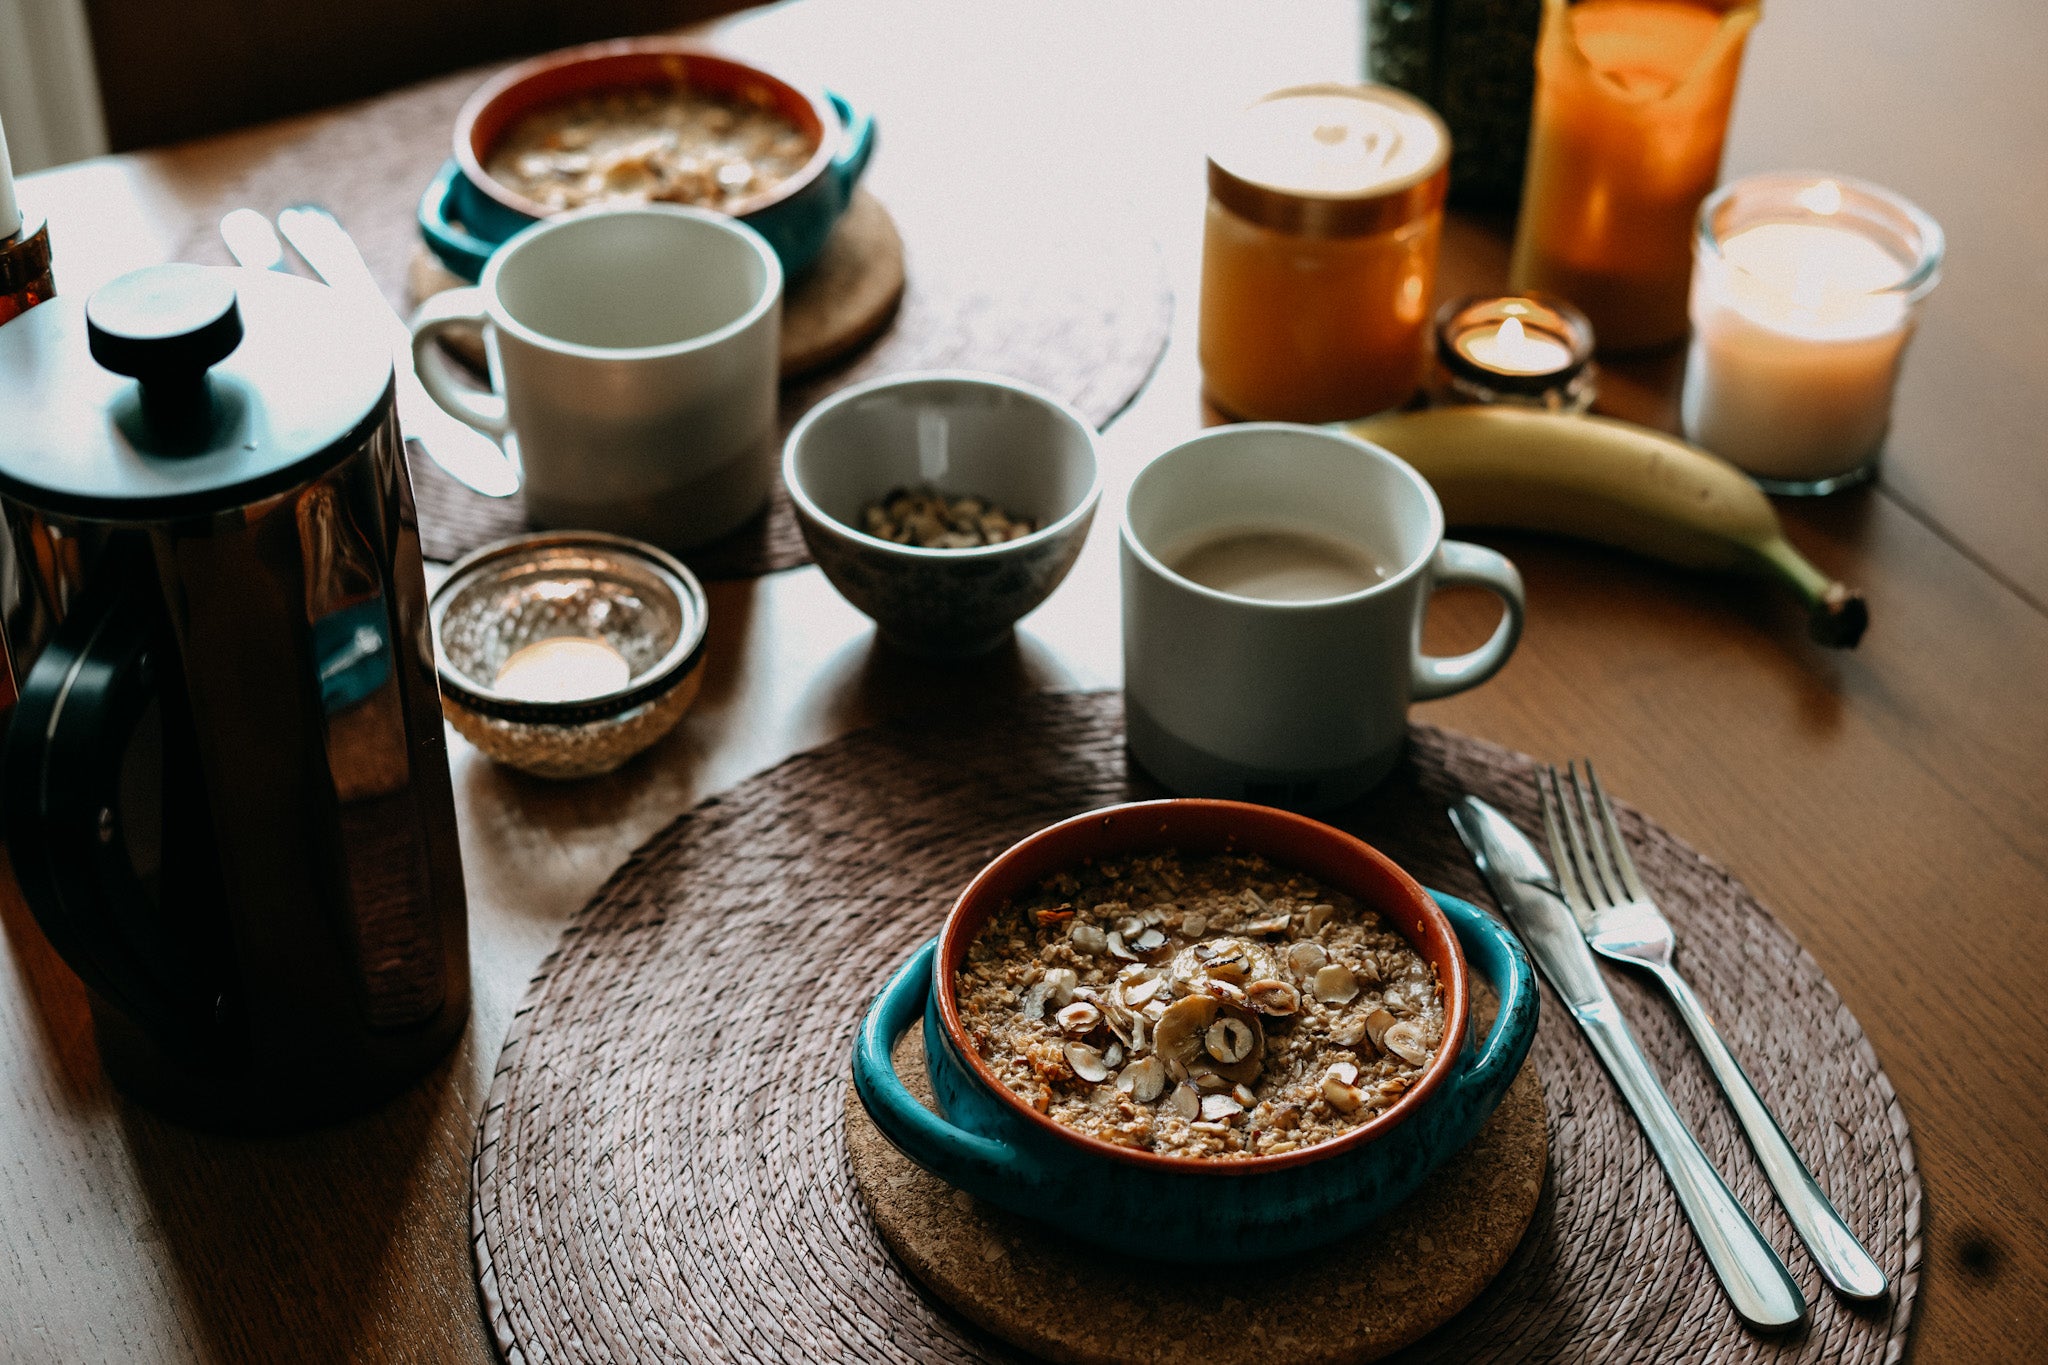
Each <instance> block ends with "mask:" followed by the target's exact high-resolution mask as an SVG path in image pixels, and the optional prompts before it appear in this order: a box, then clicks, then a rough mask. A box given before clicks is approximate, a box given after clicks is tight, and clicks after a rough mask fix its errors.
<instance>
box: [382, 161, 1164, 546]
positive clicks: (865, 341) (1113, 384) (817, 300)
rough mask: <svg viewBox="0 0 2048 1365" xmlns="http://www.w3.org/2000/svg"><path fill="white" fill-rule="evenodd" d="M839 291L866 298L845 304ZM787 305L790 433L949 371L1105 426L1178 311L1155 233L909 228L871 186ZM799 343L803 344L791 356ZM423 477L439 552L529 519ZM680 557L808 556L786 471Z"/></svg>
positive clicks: (518, 510)
mask: <svg viewBox="0 0 2048 1365" xmlns="http://www.w3.org/2000/svg"><path fill="white" fill-rule="evenodd" d="M904 238H908V239H909V240H908V242H907V243H906V242H905V240H904ZM849 243H856V244H860V253H859V254H861V255H862V256H863V257H864V258H865V259H867V260H868V261H869V263H870V264H871V265H878V266H879V265H887V266H888V267H889V271H888V273H889V274H890V276H891V278H892V279H893V280H894V281H895V283H896V285H897V286H898V288H895V289H892V290H890V291H889V292H888V293H887V294H886V295H884V294H877V293H874V292H873V291H871V290H869V289H868V288H867V285H868V284H869V283H870V279H869V277H870V276H871V275H872V274H873V273H874V272H873V271H872V270H870V269H865V268H859V267H857V265H856V263H854V262H849V261H847V260H845V259H843V258H844V257H845V256H846V255H847V254H848V244H849ZM885 258H886V259H885ZM414 283H415V285H416V286H417V284H418V279H417V277H415V280H414ZM834 289H838V290H839V291H841V293H843V294H846V295H848V296H849V297H851V296H856V295H857V296H859V297H860V298H864V299H865V303H864V304H862V305H861V306H859V307H855V308H853V309H851V310H850V311H843V310H841V309H839V308H838V306H837V302H836V301H835V299H834V298H833V297H832V296H831V294H830V291H831V290H834ZM899 293H900V296H901V297H900V301H899V299H898V297H897V295H898V294H899ZM788 304H789V316H788V318H786V320H785V324H786V325H792V324H793V325H794V328H795V330H794V331H792V332H791V334H790V335H789V336H787V337H785V346H784V355H783V360H784V366H783V368H784V372H785V375H786V376H793V377H787V378H786V379H785V382H784V384H783V387H782V410H781V423H782V427H781V434H782V435H787V434H788V432H789V429H790V428H791V427H793V426H795V425H796V422H797V419H798V418H799V417H802V416H803V415H804V413H805V412H807V411H809V410H810V408H811V407H812V405H814V404H815V403H817V401H818V400H819V399H821V398H823V397H825V396H826V395H828V394H830V393H833V392H835V391H837V390H839V389H842V388H845V387H846V386H847V385H849V384H856V383H859V382H860V381H862V380H865V379H873V378H876V377H878V376H881V375H887V374H900V373H903V372H905V371H908V370H943V369H951V370H984V371H988V372H991V373H995V374H1002V375H1008V376H1010V377H1011V378H1013V379H1022V380H1024V381H1026V382H1028V383H1032V384H1036V385H1037V386H1038V387H1040V388H1042V389H1045V390H1047V391H1048V392H1050V393H1053V394H1055V395H1057V396H1058V397H1061V398H1064V399H1065V400H1066V401H1067V402H1069V403H1071V404H1073V405H1074V407H1075V408H1076V409H1077V410H1078V411H1079V412H1080V413H1081V415H1082V416H1084V417H1086V418H1087V419H1088V420H1089V421H1091V422H1093V423H1095V425H1096V426H1098V427H1102V426H1107V425H1108V424H1109V422H1110V420H1111V419H1112V418H1114V417H1115V416H1116V415H1117V414H1118V413H1120V412H1122V411H1123V410H1124V408H1125V407H1126V406H1128V405H1129V404H1130V401H1131V400H1132V399H1133V398H1135V397H1136V396H1137V394H1138V390H1139V389H1141V388H1142V387H1144V383H1145V380H1146V378H1147V377H1148V376H1149V375H1150V374H1151V373H1152V368H1153V366H1154V365H1156V364H1157V363H1158V360H1159V356H1160V353H1161V352H1162V351H1164V350H1165V349H1166V338H1167V331H1168V328H1169V327H1170V326H1171V324H1172V320H1173V295H1172V291H1171V289H1170V288H1169V286H1168V285H1167V282H1166V275H1165V271H1164V268H1163V266H1162V265H1161V263H1160V260H1159V255H1158V251H1157V249H1156V248H1155V247H1154V246H1153V244H1152V242H1151V240H1150V239H1149V238H1145V237H1133V236H1130V235H1129V234H1121V233H1114V232H1102V233H1097V234H1093V235H1091V236H1090V237H1089V238H1088V239H1087V240H1081V241H1076V240H1071V239H1067V240H1052V239H1048V238H1046V237H1044V236H1042V235H1038V234H1034V233H1015V232H1006V231H1004V230H1002V229H1001V227H1000V226H999V225H990V224H987V223H985V222H975V223H961V224H952V223H949V222H947V221H946V220H945V219H944V218H943V217H938V216H932V215H926V216H923V217H919V218H915V219H912V220H911V221H909V222H907V223H906V224H905V225H904V227H903V237H899V236H898V235H897V230H896V227H895V226H893V225H892V223H891V220H890V218H889V214H888V213H887V211H885V210H884V209H883V208H882V206H881V204H880V203H879V202H878V201H876V200H875V198H874V197H873V196H872V195H869V194H867V193H866V192H865V191H861V192H860V193H859V194H857V195H856V197H855V203H854V207H853V208H852V209H851V210H849V212H848V214H847V217H846V218H845V219H844V220H843V221H842V222H841V223H840V224H839V226H838V227H837V228H835V229H834V230H833V236H832V239H831V241H830V242H829V243H828V244H827V246H826V251H825V256H824V258H822V259H821V260H820V262H819V265H818V267H817V269H816V270H815V271H814V272H813V273H812V275H810V276H808V277H807V278H805V279H804V280H800V281H798V282H797V283H796V284H794V285H793V286H792V287H791V290H790V297H789V300H788ZM885 305H886V306H885ZM892 308H893V313H892V312H891V311H890V310H891V309H892ZM883 324H886V326H884V325H883ZM870 338H873V340H872V341H870ZM791 344H794V345H796V346H798V347H799V348H800V351H801V354H798V355H796V356H794V357H793V356H792V354H791V351H790V346H791ZM849 357H851V358H849ZM792 361H794V362H796V363H792ZM840 361H844V362H845V363H835V362H840ZM821 366H830V368H820V367H821ZM797 371H802V373H800V374H798V373H796V372H797ZM412 472H413V492H414V496H415V498H416V499H417V501H418V504H419V512H420V546H421V549H422V551H423V552H424V553H425V554H426V556H427V558H429V559H456V558H459V557H461V556H462V555H465V554H467V553H468V552H469V551H471V550H473V549H475V548H476V547H477V546H479V545H485V544H489V543H490V542H491V541H494V540H500V539H503V538H504V537H506V536H511V535H518V534H519V533H520V532H522V531H525V530H527V529H528V522H527V516H526V506H525V503H524V502H523V501H522V500H521V499H520V498H519V496H518V495H517V494H514V495H513V496H512V497H509V498H486V497H483V496H481V495H479V494H477V493H475V492H473V491H472V490H470V489H469V488H467V487H465V486H464V485H462V484H461V483H458V482H457V481H456V480H454V479H453V478H451V477H449V476H448V475H447V474H445V473H443V472H442V471H441V469H440V467H439V466H438V465H436V464H434V463H433V462H432V461H431V460H415V461H413V470H412ZM875 491H876V493H877V494H880V493H882V492H885V491H887V490H885V489H879V488H878V489H876V490H875ZM682 558H683V561H684V562H685V563H687V564H688V565H689V566H690V568H691V569H692V570H693V571H695V573H696V574H697V576H698V577H699V578H703V579H707V580H709V579H720V578H756V577H759V576H760V575H762V574H765V573H773V572H775V571H776V570H778V569H788V568H794V567H795V566H797V565H799V564H808V563H809V562H810V553H809V551H808V550H806V549H805V547H804V541H803V535H802V533H801V532H800V531H799V530H798V529H797V523H796V513H795V511H794V509H792V508H791V506H790V503H789V495H788V493H786V492H785V491H784V490H783V488H782V486H781V483H780V482H779V481H778V482H777V484H776V487H775V492H774V494H773V495H772V496H771V498H770V500H769V504H768V507H767V508H766V509H765V510H764V511H763V512H762V513H761V515H759V516H757V517H755V518H754V519H753V520H752V521H750V522H748V523H747V524H746V525H745V526H742V527H741V528H740V529H739V530H737V531H735V532H733V533H732V534H731V535H728V536H724V537H722V538H720V539H719V540H717V541H714V542H713V543H711V544H709V545H704V546H700V547H698V548H697V549H694V550H690V551H687V552H685V553H684V554H683V556H682Z"/></svg>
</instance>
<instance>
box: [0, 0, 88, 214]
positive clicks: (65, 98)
mask: <svg viewBox="0 0 2048 1365" xmlns="http://www.w3.org/2000/svg"><path fill="white" fill-rule="evenodd" d="M0 124H4V125H5V126H6V129H7V146H8V149H9V150H10V151H11V152H12V153H13V160H14V170H15V173H16V174H17V175H21V174H26V173H27V172H29V171H38V170H41V169H43V168H44V167H45V166H55V165H60V164H62V163H63V162H66V161H77V160H79V159H81V158H83V157H88V156H98V155H99V154H100V153H102V152H104V151H106V150H107V123H106V118H105V116H104V115H103V114H102V113H101V111H100V88H99V79H98V77H97V76H96V75H95V74H94V71H93V63H92V35H91V33H90V32H89V31H88V30H87V28H86V23H85V4H84V0H0Z"/></svg>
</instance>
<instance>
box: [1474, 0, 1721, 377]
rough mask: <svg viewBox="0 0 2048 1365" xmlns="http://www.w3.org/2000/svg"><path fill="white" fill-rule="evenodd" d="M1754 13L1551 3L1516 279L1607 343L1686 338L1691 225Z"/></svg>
mask: <svg viewBox="0 0 2048 1365" xmlns="http://www.w3.org/2000/svg"><path fill="white" fill-rule="evenodd" d="M1756 21H1757V7H1756V5H1755V4H1753V3H1752V4H1737V5H1735V6H1734V7H1732V8H1729V9H1727V10H1726V11H1725V12H1724V11H1722V10H1721V9H1719V8H1717V7H1709V6H1707V5H1705V4H1693V3H1685V2H1684V0H1584V3H1581V4H1576V5H1574V4H1570V3H1568V0H1545V5H1544V12H1543V32H1542V36H1541V37H1540V38H1539V39H1538V40H1537V46H1536V110H1535V119H1534V123H1533V126H1532V129H1531V132H1530V137H1529V169H1528V176H1527V179H1526V180H1525V181H1524V183H1523V190H1522V214H1521V221H1520V223H1519V224H1518V225H1517V228H1516V231H1515V251H1514V263H1513V266H1512V268H1511V271H1510V274H1509V280H1510V287H1511V288H1513V289H1514V290H1516V291H1517V292H1529V291H1541V292H1544V293H1550V294H1558V295H1561V296H1563V297H1565V298H1568V299H1570V300H1571V301H1572V302H1573V303H1575V304H1577V305H1578V306H1579V307H1580V308H1581V309H1583V310H1584V311H1585V314H1586V316H1587V317H1589V318H1591V319H1592V320H1593V328H1594V331H1595V332H1596V333H1597V334H1598V335H1599V338H1600V346H1601V349H1602V350H1603V351H1638V350H1645V349H1648V348H1651V347H1656V346H1664V345H1668V344H1671V343H1673V342H1676V341H1678V340H1680V339H1682V338H1683V337H1684V336H1685V324H1686V282H1687V279H1688V277H1689V276H1690V274H1691V272H1692V230H1693V221H1694V218H1695V217H1696V215H1697V214H1698V212H1699V206H1700V201H1701V200H1702V199H1703V198H1705V197H1706V194H1707V191H1709V190H1711V189H1712V188H1713V187H1714V182H1715V180H1717V179H1718V178H1719V176H1720V169H1721V143H1722V140H1723V137H1724V136H1725V134H1726V133H1727V129H1728V114H1729V109H1730V107H1731V106H1732V105H1733V103H1734V100H1735V80H1736V76H1737V74H1738V73H1739V71H1740V69H1741V65H1742V49H1743V44H1744V41H1745V40H1746V39H1747V38H1748V36H1749V30H1750V29H1751V28H1752V27H1754V26H1755V24H1756Z"/></svg>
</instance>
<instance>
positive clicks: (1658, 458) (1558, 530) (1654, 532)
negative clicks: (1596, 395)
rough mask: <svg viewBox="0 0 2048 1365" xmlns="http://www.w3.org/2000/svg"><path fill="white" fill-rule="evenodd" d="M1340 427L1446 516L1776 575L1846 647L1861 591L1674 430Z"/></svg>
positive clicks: (1512, 420)
mask: <svg viewBox="0 0 2048 1365" xmlns="http://www.w3.org/2000/svg"><path fill="white" fill-rule="evenodd" d="M1343 429H1344V430H1346V431H1348V432H1350V433H1351V434H1352V435H1354V436H1358V437H1360V438H1362V439H1364V440H1367V441H1371V442H1373V443H1374V444H1376V445H1381V446H1385V447H1386V448H1387V449H1388V450H1391V451H1393V452H1394V453H1395V454H1396V455H1398V456H1400V457H1401V458H1402V459H1404V460H1406V461H1407V462H1408V463H1409V464H1411V465H1413V466H1415V468H1416V469H1417V470H1418V471H1419V472H1420V473H1421V474H1422V476H1423V477H1424V478H1425V479H1428V480H1429V482H1430V486H1431V487H1433V488H1434V489H1436V493H1437V497H1438V498H1439V499H1441V500H1442V502H1443V505H1444V516H1445V518H1446V519H1447V520H1448V521H1449V522H1450V523H1451V524H1453V525H1464V526H1509V527H1519V528H1522V529H1525V530H1532V531H1548V532H1552V533H1554V534H1558V535H1569V536H1578V537H1581V538H1583V539H1587V540H1594V541H1599V542H1601V543H1602V544H1606V545H1613V546H1616V547H1617V548H1620V549H1624V550H1632V551H1634V552H1636V553H1637V554H1642V555H1647V556H1649V557H1650V558H1653V559H1661V560H1664V561H1665V562H1667V563H1671V564H1677V565H1680V566H1682V567H1686V568H1694V569H1717V570H1733V571H1736V572H1742V573H1751V574H1758V575H1762V576H1767V577H1772V578H1776V579H1779V580H1781V581H1782V582H1784V583H1785V584H1786V585H1787V586H1788V587H1790V588H1791V589H1792V591H1793V592H1795V593H1796V594H1798V596H1799V599H1800V600H1801V601H1802V602H1804V603H1805V604H1806V609H1807V613H1808V629H1809V631H1810V633H1811V634H1812V636H1813V638H1814V639H1815V640H1817V641H1819V642H1820V643H1821V644H1824V645H1832V646H1835V647H1837V648H1843V649H1849V648H1853V647H1854V646H1855V644H1856V641H1857V640H1858V639H1860V638H1862V635H1863V628H1864V626H1865V625H1867V624H1868V623H1869V619H1870V618H1869V611H1868V609H1867V608H1866V607H1865V606H1864V603H1863V598H1862V597H1861V596H1860V595H1858V594H1857V593H1855V592H1853V591H1851V590H1850V589H1849V588H1847V587H1844V586H1843V585H1842V584H1840V583H1837V582H1835V581H1833V580H1831V579H1830V578H1828V576H1827V575H1826V574H1824V573H1822V572H1821V571H1820V570H1819V569H1817V568H1815V567H1814V565H1813V564H1812V563H1811V562H1810V561H1808V560H1807V559H1806V557H1805V556H1804V555H1801V554H1800V553H1799V551H1797V550H1795V549H1793V548H1792V545H1791V543H1790V542H1789V541H1787V540H1786V539H1785V533H1784V529H1783V528H1782V527H1781V526H1780V525H1779V524H1778V514H1777V512H1776V511H1775V510H1773V509H1772V507H1771V503H1770V499H1768V498H1766V497H1765V496H1764V495H1763V493H1762V492H1761V491H1760V490H1759V489H1758V488H1757V486H1756V485H1755V484H1753V483H1751V482H1750V481H1749V479H1748V478H1746V477H1745V476H1744V475H1743V474H1742V472H1741V471H1740V470H1738V469H1736V468H1735V466H1733V465H1731V464H1729V463H1728V462H1727V461H1725V460H1722V459H1721V458H1719V457H1718V456H1715V455H1710V454H1708V453H1707V452H1706V451H1704V450H1701V449H1700V448H1699V447H1698V446H1694V445H1688V444H1687V443H1686V442H1684V441H1681V440H1679V439H1678V438H1677V437H1675V436H1667V435H1665V434H1664V433H1663V432H1661V431H1652V430H1650V429H1649V428H1648V427H1639V426H1636V425H1634V424H1633V423H1630V422H1618V421H1615V420H1614V419H1613V418H1609V417H1575V416H1567V415H1565V414H1563V413H1554V412H1542V411H1538V410H1536V409H1534V408H1515V407H1451V408H1434V409H1430V410H1428V411H1424V412H1403V413H1390V414H1387V415H1385V416H1381V417H1368V418H1366V419H1364V420H1363V421H1358V422H1349V423H1346V424H1345V425H1344V428H1343Z"/></svg>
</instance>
